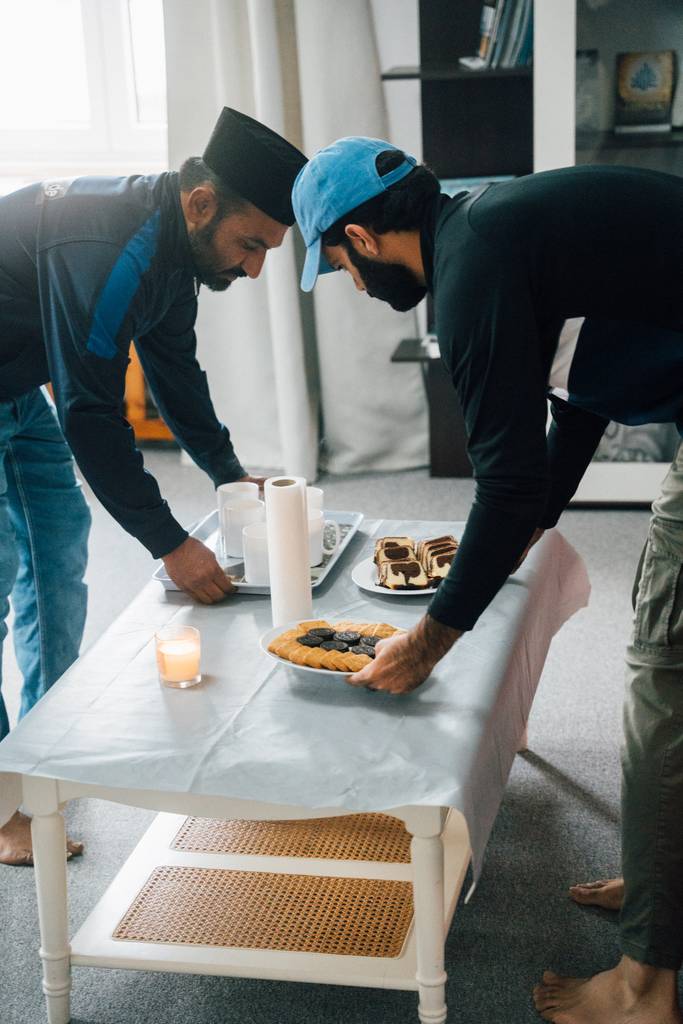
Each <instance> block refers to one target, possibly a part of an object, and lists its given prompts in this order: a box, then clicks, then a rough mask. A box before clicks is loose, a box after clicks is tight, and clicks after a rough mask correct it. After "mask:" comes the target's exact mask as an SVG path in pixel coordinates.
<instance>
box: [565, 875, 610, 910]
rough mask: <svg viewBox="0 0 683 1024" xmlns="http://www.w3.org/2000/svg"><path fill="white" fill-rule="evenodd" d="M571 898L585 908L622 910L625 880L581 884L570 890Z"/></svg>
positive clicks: (605, 880) (571, 887)
mask: <svg viewBox="0 0 683 1024" xmlns="http://www.w3.org/2000/svg"><path fill="white" fill-rule="evenodd" d="M569 898H570V899H572V900H574V902H575V903H580V904H581V905H582V906H584V907H602V908H603V909H604V910H621V905H622V903H623V902H624V879H623V878H610V879H601V880H600V881H599V882H581V883H580V884H579V885H572V886H570V889H569Z"/></svg>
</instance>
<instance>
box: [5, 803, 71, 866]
mask: <svg viewBox="0 0 683 1024" xmlns="http://www.w3.org/2000/svg"><path fill="white" fill-rule="evenodd" d="M82 853H83V843H77V842H75V841H74V840H73V839H68V838H67V840H66V859H67V860H71V858H72V857H80V855H81V854H82ZM0 864H11V865H17V866H18V865H22V864H29V865H30V864H33V844H32V842H31V819H30V818H27V817H26V815H25V814H22V813H21V811H17V812H16V814H13V815H12V817H11V818H10V820H9V821H8V822H7V824H6V825H3V827H2V828H0Z"/></svg>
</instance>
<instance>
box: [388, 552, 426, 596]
mask: <svg viewBox="0 0 683 1024" xmlns="http://www.w3.org/2000/svg"><path fill="white" fill-rule="evenodd" d="M379 583H380V586H382V587H388V589H389V590H424V589H425V588H426V587H428V586H429V580H428V579H427V574H426V572H425V571H424V569H423V568H422V565H421V564H420V563H419V562H418V560H417V559H416V558H413V559H408V560H405V561H402V562H381V563H380V566H379Z"/></svg>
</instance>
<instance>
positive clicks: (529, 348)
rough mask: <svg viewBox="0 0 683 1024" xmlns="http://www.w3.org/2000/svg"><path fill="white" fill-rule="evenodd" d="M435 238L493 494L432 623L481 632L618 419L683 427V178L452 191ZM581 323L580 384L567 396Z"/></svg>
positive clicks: (451, 328)
mask: <svg viewBox="0 0 683 1024" xmlns="http://www.w3.org/2000/svg"><path fill="white" fill-rule="evenodd" d="M421 240H422V255H423V260H424V264H425V272H426V276H427V284H428V287H429V290H430V291H431V292H432V294H433V297H434V309H435V317H436V331H437V335H438V339H439V347H440V351H441V357H442V360H443V362H444V363H445V365H446V367H447V369H448V372H449V373H450V374H451V376H452V379H453V384H454V386H455V389H456V391H457V393H458V396H459V398H460V402H461V404H462V409H463V413H464V416H465V423H466V428H467V433H468V438H469V442H468V453H469V457H470V460H471V462H472V465H473V469H474V476H475V478H476V484H477V489H476V497H475V501H474V504H473V506H472V509H471V512H470V515H469V518H468V521H467V526H466V529H465V533H464V535H463V538H462V542H461V545H460V549H459V551H458V555H457V557H456V559H455V560H454V562H453V565H452V567H451V571H450V573H449V575H448V577H447V578H446V579H445V580H444V582H443V583H442V585H441V586H440V587H439V591H438V593H437V594H436V595H435V597H434V599H433V601H432V603H431V605H430V608H429V614H430V615H431V616H432V617H433V618H435V619H436V620H438V621H439V622H442V623H444V624H446V625H449V626H453V627H456V628H458V629H471V628H472V626H473V625H474V623H475V622H476V620H477V618H478V617H479V615H481V613H482V612H483V611H484V609H485V608H486V606H487V605H488V604H489V602H490V601H491V600H492V599H493V597H494V596H495V594H496V593H497V591H498V590H499V589H500V587H501V586H502V584H503V583H504V581H505V580H506V578H507V576H508V575H509V574H510V572H511V571H512V570H513V569H514V566H515V564H516V562H517V559H518V558H519V556H520V555H521V553H522V552H523V550H524V548H525V546H526V544H527V543H528V541H529V539H530V538H531V535H532V533H533V531H534V530H535V529H536V528H537V527H550V526H553V525H554V524H555V523H556V522H557V519H558V517H559V515H560V513H561V511H562V509H563V508H564V507H565V506H566V504H567V502H568V501H569V500H570V498H571V496H572V495H573V493H574V491H575V489H576V487H577V485H578V483H579V481H580V479H581V476H582V475H583V472H584V471H585V469H586V466H587V465H588V463H589V461H590V459H591V457H592V455H593V453H594V451H595V448H596V446H597V444H598V441H599V439H600V436H601V435H602V432H603V430H604V428H605V426H606V424H607V422H608V421H609V419H616V420H619V421H620V422H626V423H637V422H654V421H669V422H677V423H678V424H679V429H680V426H681V423H682V422H683V178H678V177H673V176H670V175H666V174H660V173H658V172H655V171H646V170H636V169H630V168H623V167H573V168H567V169H564V170H558V171H548V172H544V173H541V174H534V175H530V176H528V177H525V178H518V179H515V180H514V181H510V182H505V183H502V184H498V185H493V186H489V187H487V188H485V189H483V190H479V191H477V192H475V193H465V194H460V195H457V196H455V197H454V198H453V199H448V198H447V197H446V196H439V197H438V198H437V199H436V200H435V201H434V204H433V207H432V209H431V211H430V212H429V215H428V216H427V218H426V220H425V222H424V225H423V230H422V239H421ZM578 317H585V318H587V319H586V321H585V323H584V325H583V328H582V329H581V332H580V335H579V340H578V343H577V344H576V348H575V351H574V353H573V358H572V359H571V366H570V369H569V375H568V381H567V387H566V388H565V389H563V390H558V389H555V393H554V394H551V392H552V391H553V389H552V388H551V386H550V383H549V382H550V378H551V371H552V369H553V361H554V359H555V356H556V354H557V349H558V337H559V334H560V330H561V328H562V325H563V324H564V322H565V321H566V320H568V319H571V318H578ZM549 395H550V396H551V398H552V402H553V413H554V424H553V427H552V428H551V431H550V434H549V435H548V437H546V421H547V409H548V406H547V399H548V397H549ZM560 396H561V397H560Z"/></svg>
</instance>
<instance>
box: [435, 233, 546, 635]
mask: <svg viewBox="0 0 683 1024" xmlns="http://www.w3.org/2000/svg"><path fill="white" fill-rule="evenodd" d="M435 310H436V322H437V334H438V337H439V345H440V348H441V352H442V355H443V358H444V361H445V363H446V365H447V367H448V368H449V370H450V372H451V374H452V377H453V383H454V385H455V388H456V391H457V393H458V396H459V398H460V402H461V405H462V410H463V414H464V418H465V425H466V429H467V433H468V438H469V441H468V455H469V458H470V460H471V462H472V466H473V470H474V477H475V480H476V493H475V499H474V503H473V506H472V509H471V511H470V514H469V517H468V520H467V525H466V528H465V532H464V534H463V537H462V540H461V543H460V547H459V550H458V553H457V556H456V557H455V559H454V560H453V564H452V566H451V569H450V571H449V574H448V576H447V577H446V579H445V580H444V581H443V582H442V583H441V585H440V587H439V590H438V592H437V593H436V595H435V596H434V598H433V600H432V602H431V605H430V607H429V614H430V616H432V617H433V618H434V619H436V620H437V621H439V622H441V623H443V624H445V625H448V626H452V627H454V628H457V629H461V630H467V629H471V628H472V627H473V626H474V624H475V622H476V621H477V619H478V617H479V616H480V615H481V613H482V612H483V611H484V609H485V608H486V607H487V605H488V604H489V603H490V601H491V600H492V599H493V597H494V596H495V594H496V593H497V592H498V590H499V589H500V587H501V586H502V585H503V583H504V582H505V580H506V579H507V577H508V576H509V574H510V572H511V571H512V570H513V568H514V566H515V564H516V562H517V560H518V559H519V557H520V555H521V554H522V552H523V550H524V548H525V547H526V545H527V543H528V541H529V540H530V538H531V535H532V533H533V531H534V530H535V529H536V527H537V526H538V524H539V522H540V519H541V515H542V513H543V510H544V508H545V506H546V501H547V496H548V487H549V478H548V462H547V450H546V419H547V401H546V382H545V374H544V371H543V367H542V360H541V357H540V348H539V339H538V334H537V326H536V321H535V317H534V314H533V308H532V302H531V295H530V289H529V284H528V281H527V278H526V273H525V269H524V266H523V264H520V263H519V262H515V261H514V260H512V259H508V260H502V259H498V258H497V257H496V256H495V255H491V254H490V253H489V252H483V253H482V252H481V251H478V252H475V253H473V254H470V255H469V256H468V259H466V260H462V259H457V260H456V259H455V258H453V259H451V258H449V257H446V258H444V259H443V260H442V262H441V265H440V269H439V278H438V281H437V283H436V284H435Z"/></svg>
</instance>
